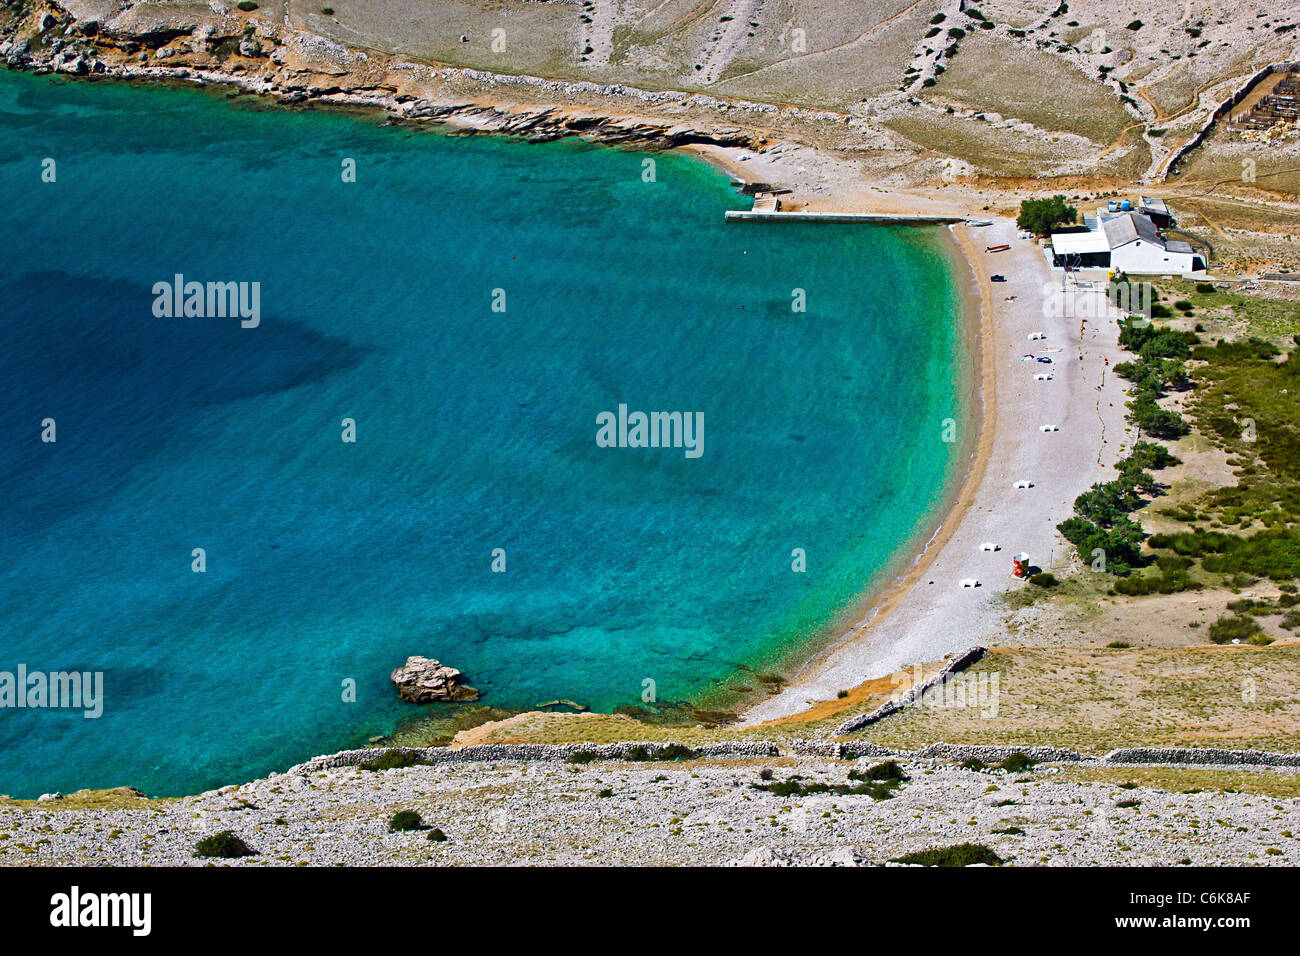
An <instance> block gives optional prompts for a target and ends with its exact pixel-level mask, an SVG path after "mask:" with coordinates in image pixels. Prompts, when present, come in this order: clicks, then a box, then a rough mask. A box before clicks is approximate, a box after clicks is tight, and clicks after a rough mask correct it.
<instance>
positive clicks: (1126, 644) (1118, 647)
mask: <svg viewBox="0 0 1300 956" xmlns="http://www.w3.org/2000/svg"><path fill="white" fill-rule="evenodd" d="M1106 646H1107V647H1111V648H1114V649H1115V650H1123V649H1124V648H1126V647H1132V646H1133V645H1132V644H1130V643H1129V642H1128V641H1111V642H1110V643H1109V644H1107V645H1106Z"/></svg>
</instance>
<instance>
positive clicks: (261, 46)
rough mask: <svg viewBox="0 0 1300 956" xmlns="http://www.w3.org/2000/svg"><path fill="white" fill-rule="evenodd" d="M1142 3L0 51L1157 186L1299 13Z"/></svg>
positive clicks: (600, 4) (457, 19)
mask: <svg viewBox="0 0 1300 956" xmlns="http://www.w3.org/2000/svg"><path fill="white" fill-rule="evenodd" d="M1138 6H1140V7H1141V11H1140V14H1135V13H1134V7H1135V5H1134V4H1131V3H1127V2H1122V0H1074V2H1073V3H1070V2H1044V0H987V2H982V3H974V2H969V0H873V2H870V3H862V2H859V0H826V2H824V3H817V4H796V3H794V2H793V0H715V2H709V0H665V2H661V3H656V4H647V3H643V2H639V0H504V2H501V0H493V2H487V0H455V2H446V0H438V2H433V0H384V2H375V0H333V5H332V6H323V5H321V4H320V2H319V0H310V2H307V0H268V2H264V3H260V4H242V5H236V4H234V3H230V2H227V0H210V2H208V3H197V2H192V0H140V2H132V0H60V2H59V3H54V2H52V0H4V2H0V37H2V38H3V40H2V41H0V56H3V57H4V58H5V59H6V60H7V61H8V62H9V63H10V64H11V65H14V66H28V67H38V68H45V67H48V68H50V69H54V70H58V71H62V72H69V73H90V72H95V71H97V70H107V69H109V68H112V69H114V70H115V71H122V70H129V71H130V72H132V73H134V74H139V73H141V72H147V71H152V72H160V71H162V72H166V71H171V72H173V73H175V72H176V71H184V70H190V71H195V70H199V71H207V72H209V73H211V72H212V71H220V72H222V73H225V74H230V75H235V76H243V77H245V78H246V79H247V78H248V77H250V76H252V77H256V78H257V79H256V83H257V84H260V85H262V86H264V87H265V88H267V89H269V90H275V91H280V92H282V93H284V94H287V95H291V96H296V97H301V98H305V97H320V96H337V95H340V94H343V93H351V94H353V95H356V96H370V97H373V98H375V99H376V100H384V101H387V100H390V99H391V100H392V101H395V102H397V103H399V104H400V103H403V102H405V103H410V102H413V101H417V100H419V101H427V102H429V103H435V104H439V105H441V106H445V105H447V104H448V103H449V102H450V101H460V102H461V105H464V101H465V100H467V99H474V100H477V101H478V102H479V103H480V104H481V103H482V100H483V98H484V97H490V98H491V99H492V101H493V102H494V103H499V102H501V101H511V102H516V103H529V102H532V103H549V104H552V105H555V104H561V105H564V106H566V107H571V106H575V105H603V106H604V107H606V108H607V109H616V110H617V111H619V112H621V113H623V114H627V113H630V112H636V113H637V114H638V115H643V116H644V115H647V114H656V115H670V116H673V117H674V118H676V119H677V120H678V121H679V122H685V123H687V124H692V123H696V122H700V121H706V122H709V123H714V122H719V121H721V122H724V123H726V124H727V125H729V126H731V127H732V128H733V129H734V128H736V127H739V128H746V129H749V130H751V131H755V130H765V129H772V130H776V131H777V132H778V133H785V134H798V135H799V136H800V137H801V138H804V139H814V140H816V141H817V142H818V143H820V144H822V145H829V146H832V147H834V148H836V149H841V150H849V151H853V152H856V153H858V154H860V155H862V156H863V157H864V158H870V159H872V160H873V161H874V164H875V165H876V166H877V167H878V168H879V167H882V166H883V167H885V168H889V169H894V170H898V171H900V173H901V174H902V175H904V177H905V178H906V179H908V180H909V181H913V182H924V181H927V180H929V179H933V178H938V176H939V174H940V171H942V170H948V171H949V172H950V171H951V170H952V169H953V168H954V167H953V166H952V164H951V162H949V163H947V164H946V165H945V163H944V162H942V161H941V159H940V158H941V157H947V158H948V159H950V160H951V159H956V160H957V161H959V163H960V166H959V167H958V168H959V169H960V170H961V171H963V172H967V173H980V172H983V173H991V174H995V175H1000V176H1004V177H1006V176H1012V177H1046V176H1084V175H1086V176H1103V177H1116V178H1119V179H1122V180H1125V181H1127V180H1133V179H1139V178H1141V179H1148V180H1150V179H1158V178H1160V177H1162V176H1164V175H1165V174H1166V172H1167V171H1168V166H1169V164H1170V161H1171V159H1172V158H1173V157H1174V156H1175V155H1176V153H1177V151H1178V148H1179V146H1180V145H1182V144H1183V143H1186V142H1188V141H1190V140H1192V139H1193V138H1194V137H1195V136H1196V134H1197V132H1198V131H1199V129H1200V128H1201V127H1202V126H1203V125H1204V122H1205V120H1206V119H1207V118H1208V117H1209V116H1211V115H1212V113H1213V111H1214V109H1215V108H1216V107H1217V106H1218V105H1219V104H1220V103H1222V102H1223V101H1224V99H1226V98H1227V97H1229V96H1230V95H1232V94H1233V93H1234V92H1235V91H1236V90H1237V89H1238V88H1239V87H1240V86H1241V84H1242V83H1244V82H1245V81H1247V80H1248V79H1249V78H1251V77H1252V76H1253V75H1254V74H1255V73H1256V72H1257V71H1258V70H1260V69H1261V68H1263V67H1266V66H1268V65H1270V64H1275V63H1279V62H1283V61H1287V60H1295V59H1300V52H1298V51H1300V31H1298V30H1297V29H1296V26H1297V21H1300V13H1296V12H1291V13H1283V12H1273V11H1274V9H1275V8H1274V7H1272V6H1270V5H1268V4H1264V3H1262V2H1252V0H1232V2H1228V3H1226V4H1219V5H1216V6H1215V7H1214V8H1213V9H1212V10H1211V9H1209V8H1204V9H1198V8H1197V7H1196V6H1195V5H1194V4H1187V3H1183V2H1175V0H1162V2H1159V3H1144V4H1141V5H1138ZM430 67H436V69H430ZM488 122H489V123H490V122H491V120H490V119H489V120H488ZM523 132H530V131H529V130H523ZM536 132H537V134H538V135H549V134H550V133H553V132H555V130H547V129H541V130H538V131H536ZM707 138H708V137H707V136H706V139H707ZM724 138H725V137H724ZM748 139H749V140H753V141H757V140H758V137H753V136H751V137H749V138H748ZM936 160H939V161H936Z"/></svg>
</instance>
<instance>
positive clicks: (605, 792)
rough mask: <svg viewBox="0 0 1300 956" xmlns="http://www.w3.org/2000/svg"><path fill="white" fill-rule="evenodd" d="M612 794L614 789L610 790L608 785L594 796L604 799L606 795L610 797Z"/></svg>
mask: <svg viewBox="0 0 1300 956" xmlns="http://www.w3.org/2000/svg"><path fill="white" fill-rule="evenodd" d="M613 795H614V791H613V790H611V789H610V788H609V787H606V788H605V789H603V790H601V791H600V793H598V794H596V796H598V797H600V798H601V799H602V800H603V799H605V798H606V797H612V796H613Z"/></svg>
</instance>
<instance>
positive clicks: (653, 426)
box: [596, 405, 704, 458]
mask: <svg viewBox="0 0 1300 956" xmlns="http://www.w3.org/2000/svg"><path fill="white" fill-rule="evenodd" d="M596 425H597V428H596V444H597V445H598V446H599V447H601V448H681V449H684V450H685V455H686V457H687V458H699V457H700V456H701V455H703V454H704V413H703V412H629V411H628V410H627V406H626V405H619V406H618V412H617V413H615V412H601V413H600V414H599V415H597V416H596Z"/></svg>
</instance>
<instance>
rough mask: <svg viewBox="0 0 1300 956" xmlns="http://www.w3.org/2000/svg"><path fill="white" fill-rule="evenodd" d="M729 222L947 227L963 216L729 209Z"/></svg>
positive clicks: (962, 219) (727, 215)
mask: <svg viewBox="0 0 1300 956" xmlns="http://www.w3.org/2000/svg"><path fill="white" fill-rule="evenodd" d="M726 217H727V222H760V221H762V222H863V223H880V224H884V225H895V226H947V225H950V224H952V223H957V222H965V221H966V219H965V217H963V216H901V215H900V216H890V215H883V214H881V213H874V212H765V211H763V210H759V209H754V210H743V209H728V210H727V214H726Z"/></svg>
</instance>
